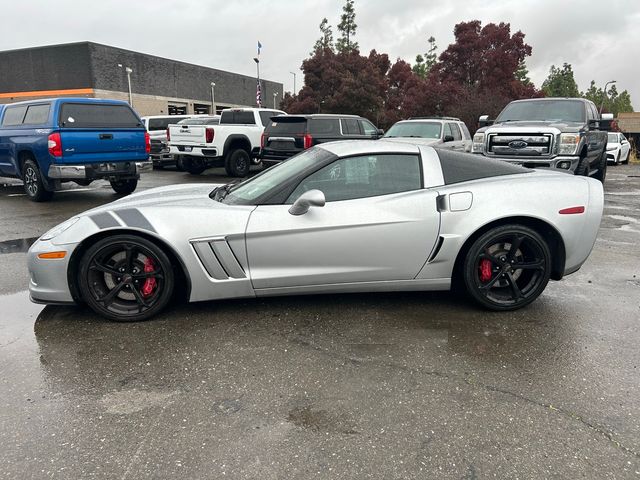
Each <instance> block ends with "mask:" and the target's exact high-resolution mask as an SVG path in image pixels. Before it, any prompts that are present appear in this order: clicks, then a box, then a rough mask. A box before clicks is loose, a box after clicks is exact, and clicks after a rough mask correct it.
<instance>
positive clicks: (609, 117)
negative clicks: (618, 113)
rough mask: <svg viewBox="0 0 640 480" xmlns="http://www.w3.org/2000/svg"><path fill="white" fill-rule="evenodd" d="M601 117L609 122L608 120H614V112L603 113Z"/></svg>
mask: <svg viewBox="0 0 640 480" xmlns="http://www.w3.org/2000/svg"><path fill="white" fill-rule="evenodd" d="M601 118H602V120H603V121H605V122H607V121H608V122H610V121H611V120H613V113H603V114H602V115H601Z"/></svg>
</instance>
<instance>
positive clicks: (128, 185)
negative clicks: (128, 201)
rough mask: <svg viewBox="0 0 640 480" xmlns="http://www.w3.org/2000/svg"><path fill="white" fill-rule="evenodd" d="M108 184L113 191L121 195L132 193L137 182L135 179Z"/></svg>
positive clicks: (113, 181)
mask: <svg viewBox="0 0 640 480" xmlns="http://www.w3.org/2000/svg"><path fill="white" fill-rule="evenodd" d="M109 183H111V188H113V191H114V192H116V193H118V194H121V195H129V194H130V193H133V192H134V191H135V189H136V188H137V186H138V180H137V179H135V178H131V179H129V180H111V181H110V182H109Z"/></svg>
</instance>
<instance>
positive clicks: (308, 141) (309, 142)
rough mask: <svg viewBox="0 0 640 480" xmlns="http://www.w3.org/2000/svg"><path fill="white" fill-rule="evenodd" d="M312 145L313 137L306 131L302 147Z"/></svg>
mask: <svg viewBox="0 0 640 480" xmlns="http://www.w3.org/2000/svg"><path fill="white" fill-rule="evenodd" d="M312 146H313V137H312V136H311V135H309V134H308V133H307V134H305V136H304V148H305V150H306V149H307V148H311V147H312Z"/></svg>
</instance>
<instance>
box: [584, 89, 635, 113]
mask: <svg viewBox="0 0 640 480" xmlns="http://www.w3.org/2000/svg"><path fill="white" fill-rule="evenodd" d="M582 96H583V97H584V98H586V99H588V100H591V101H592V102H593V103H595V104H596V106H597V107H598V108H600V104H601V103H603V101H604V103H603V108H602V111H603V112H609V113H613V114H614V115H615V116H617V115H618V113H620V112H633V105H631V96H630V95H629V92H627V91H626V90H623V91H622V92H621V93H618V89H617V87H616V86H615V85H611V87H610V88H609V91H608V92H607V94H606V96H605V95H604V93H603V91H602V88H597V87H596V82H595V80H591V83H590V85H589V88H588V89H587V90H586V91H585V92H584V93H583V94H582Z"/></svg>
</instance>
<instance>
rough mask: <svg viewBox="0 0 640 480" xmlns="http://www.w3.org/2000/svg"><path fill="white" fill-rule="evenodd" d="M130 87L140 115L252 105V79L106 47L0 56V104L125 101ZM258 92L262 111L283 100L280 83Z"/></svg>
mask: <svg viewBox="0 0 640 480" xmlns="http://www.w3.org/2000/svg"><path fill="white" fill-rule="evenodd" d="M249 61H251V59H249ZM252 65H254V64H253V62H252ZM212 84H215V86H214V85H212ZM129 85H130V86H131V100H132V103H133V107H134V109H135V110H136V111H137V112H138V113H139V114H140V115H163V114H164V115H166V114H183V113H210V112H212V111H213V110H214V109H215V110H216V111H217V112H220V110H222V109H223V108H228V107H239V106H246V107H255V106H256V78H255V77H250V76H247V75H239V74H236V73H231V72H225V71H223V70H217V69H215V68H208V67H202V66H199V65H193V64H189V63H184V62H179V61H176V60H170V59H167V58H161V57H156V56H154V55H146V54H144V53H138V52H132V51H130V50H123V49H121V48H115V47H110V46H107V45H101V44H97V43H92V42H80V43H69V44H63V45H52V46H45V47H35V48H26V49H20V50H9V51H3V52H0V103H12V102H18V101H22V100H31V99H38V98H49V97H60V96H73V97H95V98H113V99H118V100H129ZM261 89H262V104H263V106H265V107H273V102H274V99H275V100H276V101H277V102H279V101H280V99H282V95H283V85H282V84H281V83H277V82H272V81H268V80H261ZM274 94H276V95H275V97H274ZM214 101H215V106H214V104H213V102H214Z"/></svg>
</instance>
